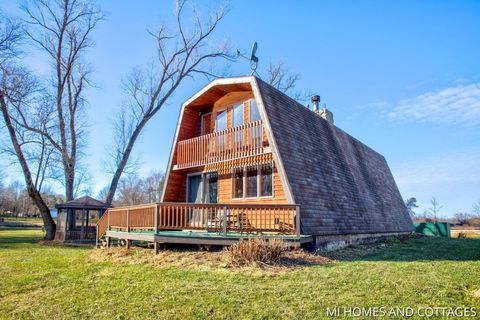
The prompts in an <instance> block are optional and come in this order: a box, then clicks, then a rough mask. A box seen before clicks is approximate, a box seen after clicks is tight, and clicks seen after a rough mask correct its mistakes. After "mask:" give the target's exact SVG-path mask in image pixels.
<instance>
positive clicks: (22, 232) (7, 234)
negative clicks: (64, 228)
mask: <svg viewBox="0 0 480 320" xmlns="http://www.w3.org/2000/svg"><path fill="white" fill-rule="evenodd" d="M43 236H44V232H43V231H42V230H41V229H38V228H25V227H0V248H11V247H13V246H16V245H22V244H32V243H36V242H38V241H39V240H41V239H42V238H43Z"/></svg>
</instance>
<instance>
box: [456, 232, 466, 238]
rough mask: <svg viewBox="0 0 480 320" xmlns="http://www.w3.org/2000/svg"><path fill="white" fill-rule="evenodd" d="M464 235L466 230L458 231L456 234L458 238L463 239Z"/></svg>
mask: <svg viewBox="0 0 480 320" xmlns="http://www.w3.org/2000/svg"><path fill="white" fill-rule="evenodd" d="M466 237H467V233H466V232H459V233H458V235H457V238H460V239H465V238H466Z"/></svg>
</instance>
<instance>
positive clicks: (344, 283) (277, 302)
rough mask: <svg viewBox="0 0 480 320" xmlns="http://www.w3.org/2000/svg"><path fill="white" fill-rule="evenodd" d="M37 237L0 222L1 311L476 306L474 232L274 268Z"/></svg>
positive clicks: (230, 315) (195, 313) (249, 314)
mask: <svg viewBox="0 0 480 320" xmlns="http://www.w3.org/2000/svg"><path fill="white" fill-rule="evenodd" d="M40 237H41V231H39V230H21V229H5V228H4V229H0V275H1V280H0V319H94V318H95V319H144V318H147V319H165V318H169V319H170V318H171V319H194V318H200V319H212V318H222V319H277V318H286V319H318V318H326V317H327V316H326V308H327V307H330V308H333V307H335V306H340V307H381V306H386V307H412V308H417V307H425V306H436V307H459V306H466V307H475V308H477V314H478V313H479V312H480V297H479V296H480V294H478V293H479V292H480V291H479V290H480V240H476V239H440V238H420V239H412V240H409V241H407V242H406V243H400V242H398V243H393V244H391V245H388V246H387V247H386V248H383V249H380V250H377V251H373V252H370V253H368V254H366V255H363V256H362V255H361V253H359V251H360V250H351V249H350V250H344V251H341V252H339V253H337V258H338V260H337V261H334V262H332V263H328V264H325V265H318V266H311V267H306V268H303V269H298V270H295V271H291V272H288V273H284V274H280V275H268V274H261V273H259V274H244V273H242V271H238V270H231V269H227V268H221V269H211V268H210V269H209V268H182V267H158V266H152V265H149V264H139V265H132V264H126V263H116V264H115V263H112V262H93V260H91V258H90V257H89V255H90V250H91V249H90V248H77V247H52V246H43V245H40V244H36V243H35V241H36V240H38V239H39V238H40ZM413 318H415V317H413ZM357 319H358V318H357Z"/></svg>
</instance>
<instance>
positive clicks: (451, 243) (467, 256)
mask: <svg viewBox="0 0 480 320" xmlns="http://www.w3.org/2000/svg"><path fill="white" fill-rule="evenodd" d="M327 256H328V257H330V258H334V259H336V260H344V261H437V260H438V261H440V260H443V261H446V260H447V261H448V260H450V261H476V260H479V261H480V239H450V238H440V237H416V238H403V239H397V238H392V239H388V240H386V241H382V242H378V243H373V244H364V245H357V246H351V247H348V248H345V249H341V250H338V251H335V252H332V253H329V254H327Z"/></svg>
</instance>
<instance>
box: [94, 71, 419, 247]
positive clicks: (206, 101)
mask: <svg viewBox="0 0 480 320" xmlns="http://www.w3.org/2000/svg"><path fill="white" fill-rule="evenodd" d="M102 220H103V222H102V221H101V222H100V223H99V236H102V235H104V234H105V233H106V234H107V238H110V237H117V238H122V237H123V238H124V239H137V238H134V237H132V236H131V235H132V234H137V233H138V232H135V231H136V230H145V229H148V230H152V231H153V232H152V234H153V238H152V239H153V242H156V243H158V242H177V243H178V242H180V243H204V244H227V243H231V242H233V241H236V240H238V239H240V238H245V237H254V236H261V237H281V238H284V239H286V240H288V241H293V242H296V243H303V242H310V241H316V243H317V245H318V246H322V245H324V244H325V243H334V242H339V241H340V242H342V243H346V242H353V241H357V240H358V239H366V238H368V239H371V238H375V237H382V236H387V235H392V234H401V233H409V232H411V231H412V223H411V219H410V217H409V215H408V212H407V210H406V208H405V205H404V203H403V200H402V198H401V196H400V193H399V191H398V188H397V186H396V184H395V181H394V179H393V177H392V174H391V172H390V170H389V168H388V165H387V163H386V161H385V159H384V157H383V156H381V155H380V154H378V153H377V152H375V151H374V150H372V149H370V148H369V147H367V146H366V145H364V144H362V143H361V142H359V141H358V140H356V139H355V138H353V137H351V136H350V135H348V134H346V133H345V132H344V131H342V130H341V129H339V128H337V127H336V126H335V125H334V124H333V120H332V115H331V113H330V112H329V111H328V110H326V109H319V108H318V107H316V108H315V110H310V109H309V108H307V107H305V106H303V105H301V104H299V103H298V102H297V101H295V100H294V99H292V98H290V97H288V96H287V95H285V94H283V93H282V92H280V91H278V90H277V89H275V88H273V87H272V86H270V85H268V84H267V83H265V82H263V81H262V80H261V79H259V78H257V77H254V76H248V77H237V78H222V79H217V80H214V81H212V82H211V83H210V84H208V85H207V86H206V87H204V88H203V89H202V90H200V91H199V92H198V93H196V94H195V95H194V96H193V97H191V98H190V99H189V100H188V101H186V102H185V103H184V104H183V106H182V109H181V112H180V118H179V121H178V125H177V129H176V133H175V137H174V141H173V145H172V150H171V153H170V157H169V163H168V167H167V172H166V181H165V185H164V190H163V194H162V202H161V203H158V204H152V205H145V206H135V207H130V208H115V209H110V210H109V217H108V219H107V218H105V219H102ZM107 220H108V221H107ZM127 222H128V225H127ZM102 223H103V224H102ZM104 229H105V230H104ZM125 231H130V232H125ZM126 234H130V236H127V235H126ZM146 234H148V233H145V232H142V234H141V238H142V237H143V238H142V239H143V240H145V236H146ZM149 239H150V238H149Z"/></svg>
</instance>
